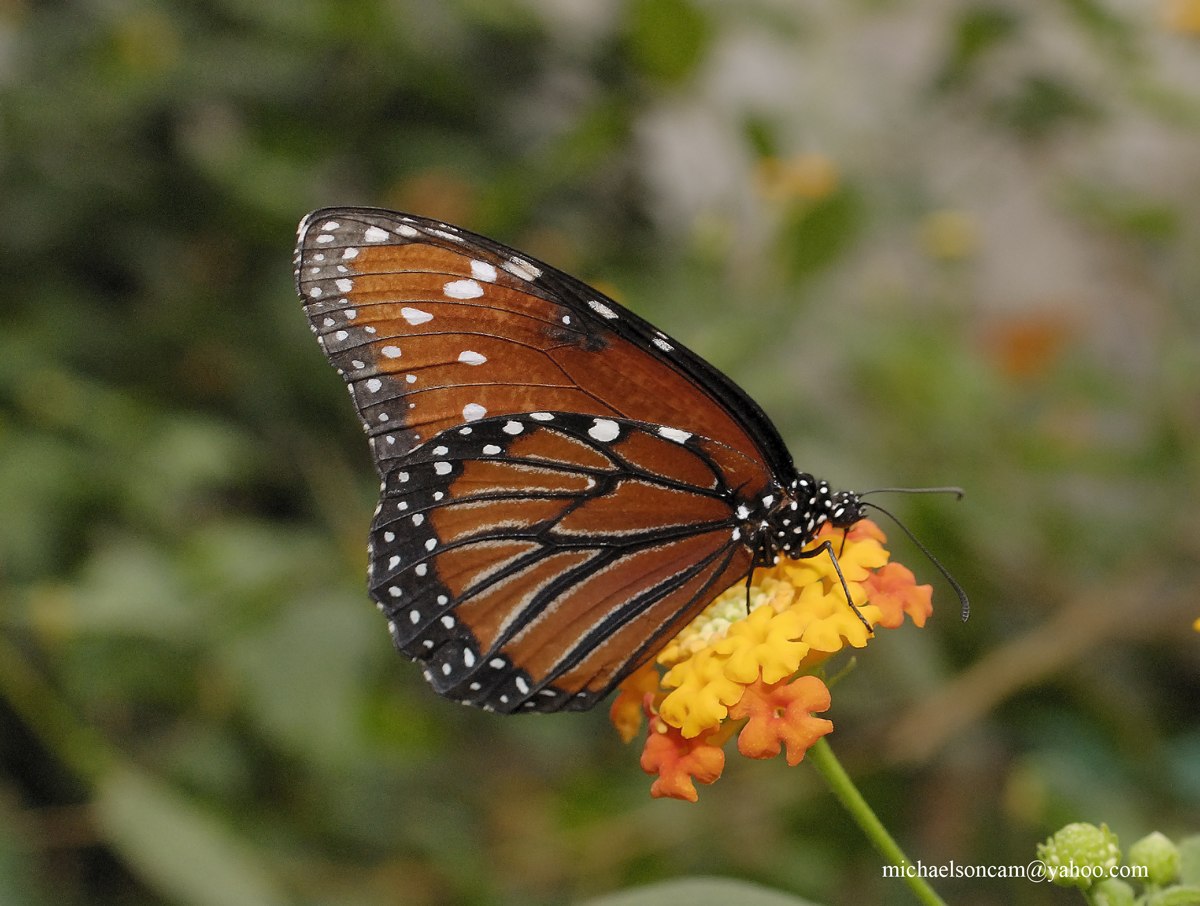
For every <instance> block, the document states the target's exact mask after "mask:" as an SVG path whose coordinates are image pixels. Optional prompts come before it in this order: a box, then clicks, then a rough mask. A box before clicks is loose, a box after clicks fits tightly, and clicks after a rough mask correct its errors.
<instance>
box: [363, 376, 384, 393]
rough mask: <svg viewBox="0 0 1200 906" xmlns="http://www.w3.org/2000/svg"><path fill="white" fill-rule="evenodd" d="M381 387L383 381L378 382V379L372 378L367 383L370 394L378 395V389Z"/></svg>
mask: <svg viewBox="0 0 1200 906" xmlns="http://www.w3.org/2000/svg"><path fill="white" fill-rule="evenodd" d="M382 386H383V381H381V380H379V378H375V377H373V378H371V379H370V380H369V381H367V389H368V390H370V391H371V392H372V393H378V392H379V388H380V387H382Z"/></svg>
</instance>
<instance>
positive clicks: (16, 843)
mask: <svg viewBox="0 0 1200 906" xmlns="http://www.w3.org/2000/svg"><path fill="white" fill-rule="evenodd" d="M0 792H3V793H7V791H6V790H3V791H0ZM13 811H14V809H13V808H12V807H10V805H9V803H8V801H7V796H6V795H5V796H4V798H3V799H0V903H3V904H4V906H41V904H43V903H50V902H52V899H51V897H50V896H49V885H47V884H44V883H42V878H39V875H38V870H39V869H40V868H42V867H43V866H42V865H41V864H40V863H41V859H39V858H37V857H36V856H35V854H34V853H33V852H31V851H30V849H29V844H28V841H26V840H23V839H22V838H21V836H20V835H19V833H18V830H17V828H18V826H19V825H18V821H17V818H18V816H17V815H15V814H13ZM60 902H61V901H60Z"/></svg>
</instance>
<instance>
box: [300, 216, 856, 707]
mask: <svg viewBox="0 0 1200 906" xmlns="http://www.w3.org/2000/svg"><path fill="white" fill-rule="evenodd" d="M295 267H296V271H295V274H296V288H297V292H298V293H299V295H300V298H301V300H302V301H303V303H304V309H305V312H306V314H307V315H308V319H309V324H310V325H311V327H312V330H313V332H314V333H315V334H316V336H317V341H318V342H319V343H320V345H321V348H322V349H323V350H324V352H325V355H326V356H327V357H328V359H329V361H330V362H331V363H332V364H333V366H334V367H335V368H336V369H337V371H338V373H339V374H341V375H342V377H343V378H344V379H345V381H346V384H347V387H348V389H349V391H350V396H351V398H352V399H353V400H354V405H355V408H356V409H357V410H358V414H359V417H360V418H361V419H362V423H363V427H364V428H365V430H366V433H367V436H368V438H369V441H370V445H371V450H372V453H373V456H374V461H375V465H376V467H377V469H378V470H379V476H380V478H381V482H382V483H381V484H380V496H379V505H378V507H377V508H376V509H375V515H374V520H373V522H372V524H371V530H370V539H369V566H368V570H369V588H370V594H371V597H372V598H373V599H374V600H375V602H376V603H377V605H378V607H379V609H380V611H382V612H383V614H384V615H385V616H386V617H387V619H388V626H389V630H390V632H391V637H392V640H393V642H394V644H395V646H396V647H397V648H398V649H399V650H400V651H401V652H403V653H404V654H405V655H407V656H409V657H410V658H412V659H414V660H416V661H418V662H420V663H421V664H422V666H423V668H424V675H425V678H426V679H427V680H428V681H429V683H430V684H431V685H432V686H433V688H434V689H435V690H436V691H437V692H438V693H440V694H442V695H445V696H448V697H450V698H452V699H455V700H458V701H461V702H463V703H465V704H470V705H475V706H479V707H482V708H485V709H488V710H494V711H499V712H504V713H513V712H523V711H558V710H584V709H587V708H590V707H592V706H593V705H595V704H596V703H597V702H598V701H600V700H601V699H603V698H604V697H605V696H606V695H607V694H608V692H609V691H610V690H611V689H612V688H613V687H614V686H615V685H617V684H618V683H619V682H620V681H621V680H622V679H623V678H624V677H626V676H627V675H628V674H629V673H630V672H632V671H633V670H634V669H636V668H637V667H638V666H640V665H641V664H642V663H643V662H645V661H646V660H648V659H649V658H650V657H651V656H652V655H653V654H654V653H655V652H656V651H657V650H659V649H661V648H662V647H663V645H664V644H665V643H666V642H667V641H668V640H669V639H671V638H672V637H673V636H674V635H675V634H677V633H678V632H679V630H681V629H682V628H683V627H684V626H686V625H687V624H688V623H689V622H690V621H691V620H692V618H693V617H695V616H696V614H697V613H699V611H701V610H702V609H703V608H704V607H705V606H706V605H707V604H709V603H710V602H711V601H712V599H713V598H715V597H716V596H717V595H718V594H720V593H721V592H722V591H724V590H725V589H726V588H729V587H731V586H733V585H734V584H736V583H737V582H738V581H739V580H742V579H745V578H747V577H748V576H749V574H750V573H751V572H752V570H753V569H754V567H756V566H758V565H762V564H767V563H771V562H773V561H774V560H775V558H777V557H778V556H791V557H798V556H806V554H802V553H801V549H802V548H803V547H804V545H805V544H807V543H808V542H809V541H811V540H812V539H813V538H814V537H815V535H816V534H817V532H818V531H819V529H820V528H821V526H822V525H824V524H825V523H831V524H832V525H834V526H835V527H839V528H848V527H849V526H851V525H853V524H854V523H855V522H857V521H858V520H859V519H861V518H863V509H862V507H863V504H862V503H861V502H860V499H859V495H856V494H854V493H852V492H847V491H837V492H835V491H833V490H832V489H831V488H830V486H829V484H828V483H826V482H825V481H822V480H818V479H816V478H814V477H813V476H812V475H810V474H808V473H805V472H800V471H798V470H797V469H796V467H795V465H794V464H793V462H792V458H791V455H790V454H789V453H788V451H787V448H786V446H785V445H784V443H783V440H782V439H781V438H780V436H779V432H778V431H777V430H776V428H775V427H774V425H772V423H771V421H770V420H769V419H768V418H767V416H766V414H765V413H764V412H763V411H762V409H761V408H760V407H759V406H758V405H757V404H756V403H755V402H754V401H753V400H752V399H751V398H750V397H749V396H747V394H746V393H745V392H744V391H743V390H742V389H741V388H739V387H738V386H737V385H736V384H734V383H733V381H732V380H730V379H729V378H728V377H726V376H725V375H724V374H722V373H721V372H720V371H718V370H717V369H716V368H715V367H713V366H712V365H710V364H709V363H708V362H706V361H705V360H704V359H703V358H701V357H700V356H698V355H697V354H696V353H694V352H692V351H691V350H689V349H687V348H686V347H685V346H684V345H683V344H681V343H680V342H679V341H677V340H675V339H674V338H672V337H670V336H668V335H667V334H665V333H663V332H662V331H661V330H659V329H658V328H656V327H654V326H653V325H651V324H650V323H648V322H647V321H645V320H643V319H642V318H640V317H638V316H637V315H636V314H634V313H633V312H631V311H629V310H628V309H626V308H624V307H623V306H621V305H619V304H618V303H617V302H615V301H613V300H612V299H610V298H609V297H608V296H606V295H604V294H603V293H601V292H599V291H598V290H596V289H594V288H592V287H590V286H588V285H586V284H585V283H583V282H581V281H579V280H577V279H575V278H574V277H571V276H569V275H567V274H565V273H563V272H562V271H559V270H556V269H555V268H553V267H551V266H550V265H548V264H545V263H543V262H541V261H538V260H536V259H535V258H532V257H530V256H528V255H524V254H522V253H520V252H517V251H515V250H514V249H511V248H509V247H507V246H505V245H502V244H501V243H499V242H495V241H493V240H491V239H487V238H485V237H483V236H479V235H476V234H474V233H471V232H468V231H467V230H464V229H462V228H460V227H457V226H452V225H450V224H447V223H443V222H440V221H437V220H431V219H428V218H425V217H418V216H414V215H412V214H401V213H396V212H392V211H387V210H382V209H374V208H357V207H346V208H325V209H322V210H318V211H314V212H313V213H311V214H309V215H308V216H307V217H305V218H304V219H303V220H302V221H301V223H300V226H299V231H298V241H297V247H296V256H295ZM835 563H836V560H835Z"/></svg>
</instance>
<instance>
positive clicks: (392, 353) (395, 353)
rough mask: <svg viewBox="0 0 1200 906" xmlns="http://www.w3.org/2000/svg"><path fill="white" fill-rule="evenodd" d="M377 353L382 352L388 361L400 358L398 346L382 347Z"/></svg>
mask: <svg viewBox="0 0 1200 906" xmlns="http://www.w3.org/2000/svg"><path fill="white" fill-rule="evenodd" d="M379 351H380V352H382V353H383V354H384V355H385V356H387V357H388V358H389V359H398V358H400V347H399V346H391V345H388V346H384V347H383V349H381V350H379Z"/></svg>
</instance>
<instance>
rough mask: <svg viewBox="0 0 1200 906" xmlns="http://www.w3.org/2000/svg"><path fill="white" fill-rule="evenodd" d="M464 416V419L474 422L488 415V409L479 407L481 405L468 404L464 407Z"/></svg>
mask: <svg viewBox="0 0 1200 906" xmlns="http://www.w3.org/2000/svg"><path fill="white" fill-rule="evenodd" d="M462 414H463V418H465V419H466V420H467V421H469V422H473V421H475V420H476V419H480V418H483V417H484V416H485V415H487V409H485V408H484V407H483V406H481V405H479V403H467V404H466V405H465V406H463V413H462Z"/></svg>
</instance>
